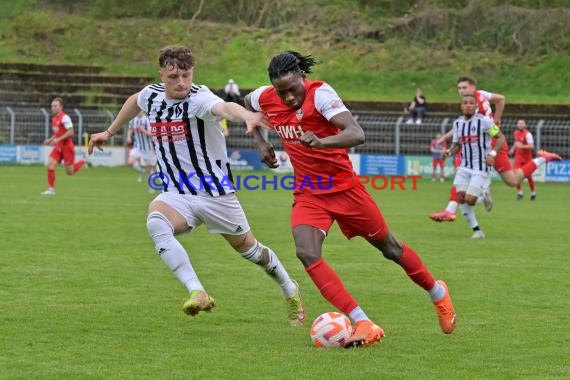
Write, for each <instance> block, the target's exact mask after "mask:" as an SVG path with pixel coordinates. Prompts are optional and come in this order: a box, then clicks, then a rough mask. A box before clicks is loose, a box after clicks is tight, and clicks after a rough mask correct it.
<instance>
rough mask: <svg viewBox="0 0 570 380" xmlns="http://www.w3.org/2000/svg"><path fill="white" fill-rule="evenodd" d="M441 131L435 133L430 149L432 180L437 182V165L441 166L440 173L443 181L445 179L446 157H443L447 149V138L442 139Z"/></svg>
mask: <svg viewBox="0 0 570 380" xmlns="http://www.w3.org/2000/svg"><path fill="white" fill-rule="evenodd" d="M440 139H441V133H436V134H435V139H433V140H431V143H430V145H429V150H430V152H431V166H432V172H431V181H432V182H435V177H436V176H435V173H436V171H437V167H438V166H439V170H440V172H441V173H440V175H441V178H440V179H441V182H443V181H444V180H445V159H444V158H443V153H444V152H445V150H446V149H447V143H446V142H445V140H443V141H440Z"/></svg>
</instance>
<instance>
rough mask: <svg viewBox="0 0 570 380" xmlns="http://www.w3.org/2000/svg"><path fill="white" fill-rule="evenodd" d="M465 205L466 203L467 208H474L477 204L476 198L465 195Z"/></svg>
mask: <svg viewBox="0 0 570 380" xmlns="http://www.w3.org/2000/svg"><path fill="white" fill-rule="evenodd" d="M465 203H467V204H468V205H469V206H475V204H476V203H477V197H474V196H472V195H467V196H466V197H465Z"/></svg>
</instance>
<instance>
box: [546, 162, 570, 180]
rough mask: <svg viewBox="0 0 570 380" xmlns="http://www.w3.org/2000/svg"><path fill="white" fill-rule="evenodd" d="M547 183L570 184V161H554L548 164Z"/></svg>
mask: <svg viewBox="0 0 570 380" xmlns="http://www.w3.org/2000/svg"><path fill="white" fill-rule="evenodd" d="M546 181H548V182H570V161H554V162H549V163H548V164H546Z"/></svg>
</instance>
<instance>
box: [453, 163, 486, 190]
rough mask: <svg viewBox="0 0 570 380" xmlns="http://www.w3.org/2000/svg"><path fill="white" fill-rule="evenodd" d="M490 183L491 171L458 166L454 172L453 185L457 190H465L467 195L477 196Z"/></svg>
mask: <svg viewBox="0 0 570 380" xmlns="http://www.w3.org/2000/svg"><path fill="white" fill-rule="evenodd" d="M490 184H491V173H485V172H480V171H477V170H472V169H467V168H464V167H460V168H459V169H458V170H457V173H455V179H454V180H453V185H454V186H455V188H456V189H457V191H460V192H461V191H465V192H466V193H467V194H469V195H473V196H474V197H478V196H479V195H481V193H482V192H484V191H485V190H486V189H487V188H488V187H489V185H490Z"/></svg>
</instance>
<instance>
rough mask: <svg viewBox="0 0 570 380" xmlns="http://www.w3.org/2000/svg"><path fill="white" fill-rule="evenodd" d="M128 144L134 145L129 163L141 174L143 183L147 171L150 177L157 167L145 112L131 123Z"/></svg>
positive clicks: (140, 178) (151, 190) (152, 190)
mask: <svg viewBox="0 0 570 380" xmlns="http://www.w3.org/2000/svg"><path fill="white" fill-rule="evenodd" d="M127 144H129V145H130V144H133V147H132V149H131V150H130V151H129V159H128V161H127V163H128V164H129V165H130V166H131V167H132V168H133V169H134V170H136V171H137V172H138V173H139V182H142V179H143V174H144V172H145V169H146V172H147V174H149V175H150V173H151V171H152V169H153V168H154V167H155V166H156V156H155V154H154V146H153V145H154V144H153V142H152V133H151V131H150V123H149V121H148V118H147V117H146V115H145V114H144V112H143V111H141V112H139V114H138V115H137V117H135V118H134V119H132V120H131V121H129V129H128V131H127ZM143 167H144V168H143ZM150 192H154V189H152V188H150Z"/></svg>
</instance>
